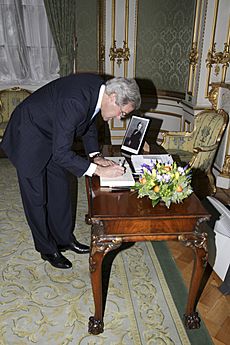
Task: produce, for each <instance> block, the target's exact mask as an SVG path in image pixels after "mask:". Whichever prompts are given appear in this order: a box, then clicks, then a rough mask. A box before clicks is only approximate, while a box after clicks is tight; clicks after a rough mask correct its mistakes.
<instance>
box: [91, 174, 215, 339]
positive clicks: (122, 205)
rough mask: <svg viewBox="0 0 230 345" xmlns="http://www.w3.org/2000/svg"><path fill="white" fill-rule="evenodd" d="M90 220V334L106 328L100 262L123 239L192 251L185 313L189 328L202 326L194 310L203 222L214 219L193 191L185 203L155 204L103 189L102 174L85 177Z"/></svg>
mask: <svg viewBox="0 0 230 345" xmlns="http://www.w3.org/2000/svg"><path fill="white" fill-rule="evenodd" d="M86 191H87V197H88V215H87V216H86V221H87V223H89V224H91V226H92V232H91V248H90V258H89V268H90V275H91V283H92V290H93V297H94V304H95V314H94V316H91V317H90V318H89V328H88V330H89V333H92V334H99V333H102V332H103V331H104V323H103V313H104V310H103V298H102V262H103V259H104V257H105V255H106V254H107V253H108V252H110V251H113V250H114V249H117V248H119V247H120V246H121V244H122V243H124V242H138V241H172V240H174V241H180V242H182V243H183V244H184V245H185V246H188V247H190V248H192V249H193V251H194V253H195V255H194V269H193V274H192V277H191V283H190V289H189V295H188V301H187V307H186V311H185V315H184V320H185V325H186V327H187V328H190V329H194V328H199V327H200V318H199V316H198V313H197V312H196V303H197V296H198V290H199V287H200V283H201V278H202V275H203V272H204V268H205V266H206V264H207V254H208V253H207V234H206V233H201V232H200V231H199V225H200V224H201V223H202V222H204V221H206V220H208V219H209V218H210V215H209V213H208V212H207V211H206V210H205V209H204V207H203V206H202V204H201V202H200V201H199V199H198V198H197V197H196V195H195V194H194V193H193V194H192V195H191V196H190V197H189V198H187V199H185V200H184V202H183V203H181V204H172V205H171V206H170V208H169V209H167V208H166V207H165V206H164V205H159V204H158V205H157V206H155V207H154V208H153V207H152V204H151V200H149V199H148V198H137V193H136V192H134V191H127V190H126V191H121V192H111V191H108V190H104V189H102V188H100V183H99V178H98V177H96V176H95V177H92V178H90V177H86Z"/></svg>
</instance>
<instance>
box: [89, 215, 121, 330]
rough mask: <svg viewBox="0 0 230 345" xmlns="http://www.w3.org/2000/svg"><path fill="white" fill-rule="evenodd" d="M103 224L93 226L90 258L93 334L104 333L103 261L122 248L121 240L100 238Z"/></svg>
mask: <svg viewBox="0 0 230 345" xmlns="http://www.w3.org/2000/svg"><path fill="white" fill-rule="evenodd" d="M102 230H103V224H102V223H101V222H99V223H96V224H95V223H94V224H93V225H92V238H91V250H90V258H89V269H90V277H91V284H92V290H93V298H94V306H95V313H94V316H90V318H89V324H88V331H89V333H92V334H95V335H96V334H99V333H103V332H104V322H103V313H104V311H103V301H102V293H103V291H102V261H103V258H104V256H105V255H106V254H107V253H108V252H109V251H111V250H114V249H116V248H118V247H120V245H121V243H122V239H121V238H112V239H110V240H107V239H106V237H103V236H102V237H99V233H100V232H101V233H102Z"/></svg>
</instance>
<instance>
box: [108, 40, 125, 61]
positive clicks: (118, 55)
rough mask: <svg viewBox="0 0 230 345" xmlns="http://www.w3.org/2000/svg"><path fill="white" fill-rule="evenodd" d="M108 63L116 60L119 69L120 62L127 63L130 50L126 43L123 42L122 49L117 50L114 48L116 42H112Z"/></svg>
mask: <svg viewBox="0 0 230 345" xmlns="http://www.w3.org/2000/svg"><path fill="white" fill-rule="evenodd" d="M109 58H110V61H115V60H116V59H117V64H118V66H119V67H120V65H121V63H122V60H123V61H124V62H125V61H129V58H130V49H129V47H128V45H127V43H126V41H123V47H122V48H117V46H116V40H114V42H113V47H111V48H110V53H109Z"/></svg>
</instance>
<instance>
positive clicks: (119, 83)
mask: <svg viewBox="0 0 230 345" xmlns="http://www.w3.org/2000/svg"><path fill="white" fill-rule="evenodd" d="M105 93H106V94H107V95H111V94H113V93H115V94H116V104H117V105H119V106H124V105H126V104H129V103H131V104H132V105H133V107H134V108H135V109H139V108H140V105H141V95H140V90H139V87H138V85H137V83H136V81H135V80H134V79H131V78H122V77H118V78H113V79H110V80H108V81H107V82H106V83H105Z"/></svg>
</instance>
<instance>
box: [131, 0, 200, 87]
mask: <svg viewBox="0 0 230 345" xmlns="http://www.w3.org/2000/svg"><path fill="white" fill-rule="evenodd" d="M195 3H196V1H195V0H141V1H139V8H138V18H137V25H138V27H137V59H136V77H137V78H142V79H143V78H146V79H151V81H152V82H153V83H154V85H155V87H156V88H157V89H158V90H159V89H160V90H167V91H174V92H185V91H186V88H187V78H188V68H189V59H188V58H189V52H190V49H191V43H192V27H193V17H194V12H195Z"/></svg>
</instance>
